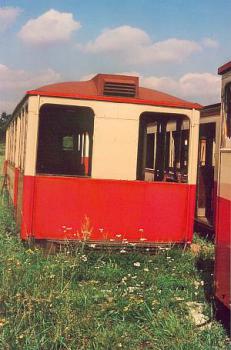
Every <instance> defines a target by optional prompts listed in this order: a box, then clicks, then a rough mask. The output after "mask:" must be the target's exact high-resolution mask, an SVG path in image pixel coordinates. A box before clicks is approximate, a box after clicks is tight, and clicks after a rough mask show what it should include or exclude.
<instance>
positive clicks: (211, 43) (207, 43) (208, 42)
mask: <svg viewBox="0 0 231 350" xmlns="http://www.w3.org/2000/svg"><path fill="white" fill-rule="evenodd" d="M201 43H202V45H203V46H204V47H208V48H211V49H217V48H218V47H219V42H218V41H217V40H215V39H212V38H204V39H202V41H201Z"/></svg>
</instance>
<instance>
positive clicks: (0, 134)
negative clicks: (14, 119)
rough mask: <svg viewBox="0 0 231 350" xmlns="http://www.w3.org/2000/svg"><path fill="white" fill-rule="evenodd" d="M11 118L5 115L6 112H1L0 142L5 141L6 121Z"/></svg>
mask: <svg viewBox="0 0 231 350" xmlns="http://www.w3.org/2000/svg"><path fill="white" fill-rule="evenodd" d="M10 118H11V114H7V113H6V112H2V114H1V116H0V141H1V142H2V141H5V131H6V126H7V124H8V121H9V120H10Z"/></svg>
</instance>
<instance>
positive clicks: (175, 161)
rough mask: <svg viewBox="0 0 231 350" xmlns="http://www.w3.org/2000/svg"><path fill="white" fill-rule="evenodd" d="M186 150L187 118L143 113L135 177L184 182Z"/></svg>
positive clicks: (186, 173) (187, 145)
mask: <svg viewBox="0 0 231 350" xmlns="http://www.w3.org/2000/svg"><path fill="white" fill-rule="evenodd" d="M188 149H189V120H188V118H186V117H185V116H181V115H166V114H165V115H161V114H158V113H149V112H146V113H143V114H142V115H141V118H140V128H139V146H138V159H137V179H138V180H145V181H166V182H187V181H188Z"/></svg>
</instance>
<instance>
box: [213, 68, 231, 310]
mask: <svg viewBox="0 0 231 350" xmlns="http://www.w3.org/2000/svg"><path fill="white" fill-rule="evenodd" d="M218 74H220V75H221V76H222V93H221V115H222V122H221V140H220V141H221V142H220V157H219V176H218V192H217V216H216V255H215V295H216V297H217V298H218V300H219V301H220V302H222V303H223V304H224V305H225V306H226V307H227V308H230V305H231V304H230V303H231V299H230V287H231V286H230V254H231V250H230V239H231V62H228V63H226V64H225V65H223V66H222V67H220V68H219V69H218Z"/></svg>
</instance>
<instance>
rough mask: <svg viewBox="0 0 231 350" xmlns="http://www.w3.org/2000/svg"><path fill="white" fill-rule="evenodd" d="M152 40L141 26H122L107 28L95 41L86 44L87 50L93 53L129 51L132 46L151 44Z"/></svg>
mask: <svg viewBox="0 0 231 350" xmlns="http://www.w3.org/2000/svg"><path fill="white" fill-rule="evenodd" d="M150 43H151V40H150V38H149V36H148V34H147V33H145V32H144V31H143V30H141V29H139V28H134V27H130V26H121V27H117V28H114V29H105V30H104V31H103V32H102V34H100V35H99V36H98V37H97V38H96V39H95V41H90V42H89V43H88V44H87V45H86V46H85V51H87V52H92V53H99V52H113V51H124V50H125V51H127V50H128V49H130V48H133V49H135V48H137V47H140V46H145V45H150Z"/></svg>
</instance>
